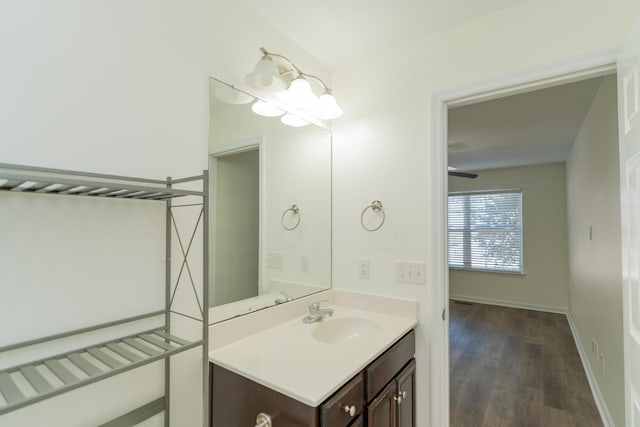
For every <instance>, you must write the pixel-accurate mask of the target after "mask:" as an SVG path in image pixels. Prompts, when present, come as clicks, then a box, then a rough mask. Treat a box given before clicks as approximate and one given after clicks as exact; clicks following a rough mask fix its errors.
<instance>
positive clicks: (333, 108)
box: [317, 93, 343, 120]
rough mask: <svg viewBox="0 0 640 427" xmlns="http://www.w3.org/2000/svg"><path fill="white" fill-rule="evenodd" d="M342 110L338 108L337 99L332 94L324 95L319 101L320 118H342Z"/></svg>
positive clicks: (318, 112) (318, 111)
mask: <svg viewBox="0 0 640 427" xmlns="http://www.w3.org/2000/svg"><path fill="white" fill-rule="evenodd" d="M342 113H343V111H342V108H340V107H339V106H338V103H337V102H336V99H335V98H334V97H333V95H331V94H330V93H324V94H322V95H321V96H320V98H319V99H318V109H317V114H318V117H320V118H321V119H324V120H331V119H335V118H337V117H340V116H342Z"/></svg>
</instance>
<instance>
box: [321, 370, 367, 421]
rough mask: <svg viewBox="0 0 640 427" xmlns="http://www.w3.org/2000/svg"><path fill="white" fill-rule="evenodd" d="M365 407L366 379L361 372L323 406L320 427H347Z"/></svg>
mask: <svg viewBox="0 0 640 427" xmlns="http://www.w3.org/2000/svg"><path fill="white" fill-rule="evenodd" d="M363 406H364V378H363V374H362V372H360V373H359V374H358V375H357V376H356V377H355V378H353V379H352V380H351V381H349V382H348V383H347V384H345V385H344V386H342V388H341V389H340V390H338V392H336V394H334V395H333V396H332V397H331V398H329V400H328V401H326V402H325V403H323V404H322V406H321V407H320V426H321V427H346V426H348V425H349V423H351V422H352V421H353V420H354V419H355V418H356V417H357V416H358V414H361V413H362V408H363ZM354 408H355V409H354ZM350 410H351V411H353V415H351V413H350ZM355 425H357V423H356V424H355Z"/></svg>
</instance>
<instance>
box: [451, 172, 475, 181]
mask: <svg viewBox="0 0 640 427" xmlns="http://www.w3.org/2000/svg"><path fill="white" fill-rule="evenodd" d="M449 176H459V177H460V178H471V179H476V178H477V177H478V174H477V173H469V172H456V171H449Z"/></svg>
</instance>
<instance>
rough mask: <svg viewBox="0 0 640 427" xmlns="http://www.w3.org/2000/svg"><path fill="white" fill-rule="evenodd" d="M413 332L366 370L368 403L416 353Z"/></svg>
mask: <svg viewBox="0 0 640 427" xmlns="http://www.w3.org/2000/svg"><path fill="white" fill-rule="evenodd" d="M415 340H416V338H415V332H414V331H413V330H411V331H410V332H409V333H407V334H406V335H405V336H404V337H402V338H401V339H400V340H398V342H396V343H395V344H394V345H393V346H391V348H390V349H388V350H387V351H385V352H384V353H383V354H382V355H381V356H380V357H378V358H377V359H376V360H375V361H374V362H373V363H371V364H370V365H369V366H368V367H367V368H366V373H367V402H370V401H371V399H373V398H374V397H375V396H376V395H377V394H378V393H379V392H380V390H382V389H383V388H384V387H385V386H386V385H387V384H389V382H390V381H392V380H393V379H394V378H395V376H396V375H397V374H398V372H400V370H401V369H402V367H403V366H405V365H406V364H407V362H409V360H411V359H412V358H413V356H414V355H415V353H416V341H415Z"/></svg>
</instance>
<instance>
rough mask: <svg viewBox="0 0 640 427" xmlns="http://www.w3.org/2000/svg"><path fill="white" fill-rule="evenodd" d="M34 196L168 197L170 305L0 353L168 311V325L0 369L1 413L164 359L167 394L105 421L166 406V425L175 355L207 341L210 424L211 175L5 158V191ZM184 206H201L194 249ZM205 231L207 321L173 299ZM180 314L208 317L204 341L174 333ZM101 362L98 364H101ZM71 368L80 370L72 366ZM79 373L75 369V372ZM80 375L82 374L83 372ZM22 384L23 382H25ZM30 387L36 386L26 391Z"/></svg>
mask: <svg viewBox="0 0 640 427" xmlns="http://www.w3.org/2000/svg"><path fill="white" fill-rule="evenodd" d="M188 183H195V184H190V185H196V186H198V187H201V190H183V189H177V188H175V187H174V185H178V184H188ZM2 191H10V192H19V193H35V194H49V195H65V196H86V197H100V198H112V199H136V200H148V201H155V202H158V201H160V202H164V203H165V205H166V228H165V232H166V248H165V249H166V259H167V260H166V264H165V308H164V310H158V311H155V312H152V313H144V314H140V315H137V316H134V317H130V318H126V319H116V320H114V321H111V322H108V323H104V324H100V325H92V326H88V327H85V328H81V329H78V330H74V331H67V332H63V333H59V334H55V335H50V336H46V337H41V338H37V339H33V340H29V341H25V342H21V343H14V344H10V345H6V346H4V347H0V354H2V353H4V352H9V351H13V350H17V349H24V348H28V347H30V346H35V345H40V344H43V343H46V342H50V341H55V340H59V339H63V338H68V337H72V336H77V335H80V334H87V333H91V332H95V331H98V330H101V329H105V328H111V327H114V326H118V325H124V324H127V323H131V322H135V321H139V320H142V319H147V318H153V317H156V316H164V326H163V327H159V328H153V329H150V330H143V331H140V332H138V333H135V334H132V335H126V336H123V337H120V338H117V339H112V340H109V341H107V342H101V343H97V344H92V345H90V346H88V347H85V348H79V349H75V350H73V351H67V352H64V353H62V354H55V355H52V356H48V357H46V358H43V359H39V360H32V361H28V362H26V363H21V364H20V365H18V366H13V367H11V368H8V369H4V370H0V394H1V395H2V397H3V399H4V404H3V403H2V402H1V401H0V416H1V415H2V414H6V413H8V412H11V411H13V410H16V409H19V408H23V407H25V406H28V405H31V404H33V403H36V402H39V401H41V400H44V399H48V398H50V397H53V396H56V395H59V394H62V393H65V392H67V391H71V390H74V389H77V388H80V387H82V386H85V385H88V384H91V383H94V382H97V381H100V380H103V379H106V378H109V377H111V376H114V375H117V374H119V373H122V372H126V371H129V370H132V369H136V368H138V367H140V366H144V365H146V364H149V363H152V362H155V361H159V360H164V361H165V368H164V374H165V375H164V376H165V378H164V381H165V394H164V396H162V397H161V398H159V399H156V400H154V401H153V402H150V403H148V404H146V405H143V406H142V407H140V408H138V409H136V410H133V411H131V412H129V413H127V414H125V415H123V416H121V417H119V418H117V419H116V420H112V421H111V422H108V423H106V424H104V426H112V425H113V426H115V425H117V426H127V425H133V424H135V423H138V422H140V421H141V420H144V419H146V418H149V417H151V416H153V415H156V414H157V413H160V412H162V411H164V416H165V425H166V426H168V425H169V398H170V384H169V377H170V357H171V356H173V355H175V354H178V353H181V352H183V351H186V350H189V349H192V348H195V347H198V346H202V368H203V378H202V393H203V425H207V424H208V420H207V419H208V410H207V402H208V384H207V375H206V373H207V369H208V363H207V361H208V357H207V356H208V355H207V353H208V330H207V326H208V310H207V308H206V306H205V302H206V301H208V287H207V283H208V274H209V272H208V263H207V262H206V261H207V259H208V256H207V250H208V249H207V248H208V243H207V242H208V226H207V224H208V202H207V198H208V172H207V171H206V170H205V171H203V173H202V175H197V176H193V177H188V178H183V179H171V178H167V179H166V180H154V179H144V178H136V177H124V176H118V175H105V174H96V173H88V172H79V171H69V170H61V169H51V168H41V167H31V166H23V165H14V164H5V163H0V192H2ZM178 197H187V198H189V200H191V199H190V197H196V198H198V199H199V202H196V203H185V204H181V205H173V204H172V200H174V199H176V198H178ZM185 206H201V208H200V213H199V217H198V221H197V223H196V225H195V226H194V229H193V234H192V235H191V241H190V242H189V246H188V247H187V248H185V247H184V246H183V244H182V240H181V239H180V233H179V232H178V228H177V225H176V222H175V219H174V216H173V210H174V209H178V208H181V207H185ZM199 228H200V230H201V232H202V234H203V246H202V252H203V253H202V256H203V260H204V262H203V270H202V301H200V299H199V298H198V294H197V292H196V286H195V283H194V281H193V278H192V277H191V272H189V278H190V280H191V285H192V288H193V294H194V296H195V299H196V300H197V303H198V306H199V308H200V315H201V316H200V318H199V319H197V318H194V316H192V315H187V314H184V313H180V312H177V311H175V310H174V309H172V303H173V296H174V294H175V290H176V288H177V286H178V285H179V282H180V275H181V274H182V270H183V269H184V267H185V265H186V266H187V269H188V261H187V255H188V253H189V250H190V249H191V242H192V241H193V238H194V236H195V234H196V233H197V232H198V229H199ZM172 230H175V232H176V233H177V236H178V241H179V244H180V249H181V251H182V255H183V260H182V268H181V271H180V274H179V275H178V278H177V279H176V281H175V282H174V283H172V280H171V235H172ZM172 313H175V314H179V315H180V314H181V315H184V316H186V317H189V318H191V319H195V320H197V321H201V322H202V338H201V339H199V340H196V341H189V340H185V339H183V338H180V337H178V336H175V335H173V334H172V333H171V314H172ZM96 362H97V363H96ZM70 366H72V367H74V368H75V369H68V368H69V367H70ZM72 371H75V373H74V372H72ZM79 373H80V374H81V375H79ZM19 384H22V386H19ZM24 384H27V385H28V386H29V387H28V388H29V392H28V393H26V392H25V387H24Z"/></svg>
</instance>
